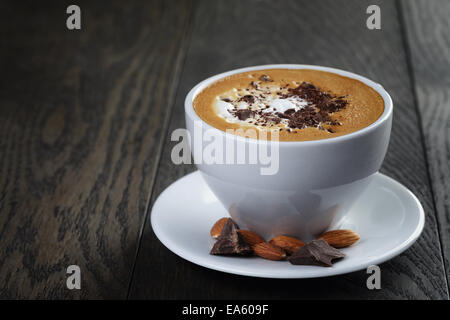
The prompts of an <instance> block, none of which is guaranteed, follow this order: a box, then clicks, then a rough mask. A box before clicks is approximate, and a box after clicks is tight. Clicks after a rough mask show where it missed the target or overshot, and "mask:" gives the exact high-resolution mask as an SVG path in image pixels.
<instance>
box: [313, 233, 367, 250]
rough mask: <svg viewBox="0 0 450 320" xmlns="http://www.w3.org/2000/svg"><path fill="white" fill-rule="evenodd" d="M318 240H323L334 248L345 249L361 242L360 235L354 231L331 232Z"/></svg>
mask: <svg viewBox="0 0 450 320" xmlns="http://www.w3.org/2000/svg"><path fill="white" fill-rule="evenodd" d="M318 239H323V240H325V241H326V242H328V244H329V245H330V246H332V247H335V248H345V247H348V246H351V245H352V244H354V243H355V242H356V241H358V240H359V235H358V234H357V233H356V232H354V231H352V230H331V231H328V232H325V233H324V234H323V235H321V236H320V237H319V238H318Z"/></svg>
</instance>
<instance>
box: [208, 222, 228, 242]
mask: <svg viewBox="0 0 450 320" xmlns="http://www.w3.org/2000/svg"><path fill="white" fill-rule="evenodd" d="M228 219H230V218H222V219H219V220H217V221H216V223H214V225H213V226H212V228H211V231H210V232H209V233H210V234H211V237H213V238H216V239H217V238H218V237H219V236H220V234H221V233H222V229H223V226H224V225H225V223H226V222H227V221H228Z"/></svg>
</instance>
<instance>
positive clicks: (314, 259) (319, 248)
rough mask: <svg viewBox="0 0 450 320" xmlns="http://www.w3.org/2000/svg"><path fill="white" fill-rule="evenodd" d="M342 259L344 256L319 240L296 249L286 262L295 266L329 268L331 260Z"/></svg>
mask: <svg viewBox="0 0 450 320" xmlns="http://www.w3.org/2000/svg"><path fill="white" fill-rule="evenodd" d="M343 257H345V254H343V253H342V252H341V251H339V250H337V249H335V248H333V247H331V246H330V245H329V244H328V243H327V242H326V241H325V240H323V239H319V240H313V241H311V242H310V243H308V244H306V245H305V246H303V247H301V248H300V249H298V250H297V251H296V252H294V254H293V255H292V256H290V257H289V259H288V260H289V262H290V263H292V264H295V265H311V266H322V267H331V266H332V265H333V264H332V260H334V259H340V258H343Z"/></svg>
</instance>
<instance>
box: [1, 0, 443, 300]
mask: <svg viewBox="0 0 450 320" xmlns="http://www.w3.org/2000/svg"><path fill="white" fill-rule="evenodd" d="M69 4H71V2H68V1H59V2H53V3H51V4H44V3H42V2H24V1H16V2H13V1H10V2H2V4H1V5H0V8H1V12H2V13H3V17H4V18H3V19H2V20H1V22H0V27H1V28H0V33H1V36H0V39H1V40H0V41H1V42H0V43H1V44H2V46H1V48H2V50H1V51H0V55H1V59H0V61H1V69H0V70H1V71H2V76H1V77H0V297H1V298H52V299H55V298H60V299H74V298H75V299H76V298H83V299H84V298H115V299H125V298H132V299H142V298H145V299H161V298H167V299H181V298H187V299H190V298H199V299H216V298H217V299H234V298H235V299H248V298H254V299H259V298H262V299H272V298H274V299H280V298H281V299H298V298H343V299H347V298H350V299H448V298H449V290H448V285H449V281H448V278H449V275H450V233H449V231H450V199H449V194H450V164H449V162H450V161H449V159H450V139H449V137H450V129H449V124H450V102H449V101H450V69H449V67H450V36H449V34H450V25H449V18H448V17H449V16H450V2H448V1H445V0H440V1H438V0H434V1H427V0H416V1H408V0H403V1H375V0H373V1H372V0H370V1H365V0H364V1H361V0H346V1H336V0H321V1H295V0H293V1H237V0H233V1H222V0H221V1H217V0H214V1H207V0H204V1H179V2H178V1H162V0H161V1H157V0H155V1H142V2H140V1H127V2H122V1H108V2H106V1H105V2H99V1H95V2H94V1H91V2H87V1H86V2H85V1H77V4H78V5H79V6H80V8H81V12H82V29H81V30H78V31H69V30H68V29H67V28H66V18H67V16H68V15H67V14H66V8H67V6H68V5H69ZM370 4H377V5H379V6H380V8H381V30H369V29H368V28H367V27H366V19H367V18H368V17H369V15H368V14H367V13H366V9H367V7H368V6H369V5H370ZM272 63H306V64H319V65H325V66H332V67H337V68H342V69H346V70H349V71H353V72H356V73H359V74H362V75H364V76H367V77H369V78H371V79H373V80H375V81H377V82H380V83H381V84H383V86H384V87H385V88H386V89H387V90H388V91H389V92H390V93H391V95H392V98H393V100H394V105H395V116H394V125H393V131H392V139H391V144H390V147H389V151H388V154H387V157H386V160H385V162H384V165H383V168H382V172H383V173H385V174H387V175H389V176H391V177H393V178H395V179H397V180H398V181H400V182H401V183H402V184H404V185H405V186H406V187H408V188H409V189H410V190H412V191H413V192H414V193H415V194H416V195H417V197H418V198H419V199H420V201H421V202H422V204H423V206H424V209H425V212H426V225H425V229H424V231H423V234H422V236H421V237H420V239H419V240H418V241H417V242H416V243H415V244H414V245H413V246H412V247H411V248H410V249H409V250H407V251H406V252H405V253H403V254H402V255H400V256H398V257H396V258H394V259H392V260H391V261H389V262H386V263H384V264H382V265H381V269H382V289H381V290H368V289H367V288H366V279H367V274H366V273H365V271H360V272H355V273H352V274H347V275H343V276H336V277H330V278H323V279H311V280H270V279H258V278H246V277H241V276H235V275H229V274H225V273H220V272H216V271H212V270H208V269H205V268H202V267H199V266H197V265H194V264H192V263H190V262H187V261H185V260H183V259H181V258H179V257H177V256H176V255H174V254H173V253H171V252H170V251H169V250H168V249H166V248H165V247H164V246H163V245H162V244H161V243H160V242H159V241H158V240H157V238H156V237H155V235H154V234H153V232H152V230H151V227H150V224H149V215H150V211H151V208H152V204H153V202H154V201H155V199H156V197H157V196H158V195H159V194H160V193H161V192H162V191H163V190H164V188H166V187H167V186H168V185H169V184H170V183H172V182H173V181H175V180H177V179H178V178H180V177H182V176H184V175H185V174H187V173H189V172H191V171H193V170H195V169H194V167H193V166H187V165H178V166H177V165H174V164H173V163H172V162H171V160H170V152H171V148H172V147H173V145H174V143H172V142H171V141H170V133H171V132H172V131H173V130H174V129H176V128H182V127H184V125H185V124H184V114H183V100H184V97H185V95H186V93H187V92H188V90H189V89H190V88H191V87H192V86H194V85H195V84H196V83H197V82H199V81H201V80H203V79H205V78H206V77H208V76H211V75H213V74H216V73H219V72H223V71H226V70H230V69H234V68H238V67H244V66H249V65H259V64H272ZM71 264H76V265H79V266H80V268H81V275H82V288H81V290H69V289H67V287H66V277H67V275H66V268H67V266H69V265H71Z"/></svg>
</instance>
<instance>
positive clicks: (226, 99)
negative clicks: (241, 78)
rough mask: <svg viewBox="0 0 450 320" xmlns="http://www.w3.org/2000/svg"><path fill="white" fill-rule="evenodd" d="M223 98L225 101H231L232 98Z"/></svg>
mask: <svg viewBox="0 0 450 320" xmlns="http://www.w3.org/2000/svg"><path fill="white" fill-rule="evenodd" d="M221 100H222V101H225V102H231V99H228V98H222V99H221Z"/></svg>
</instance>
